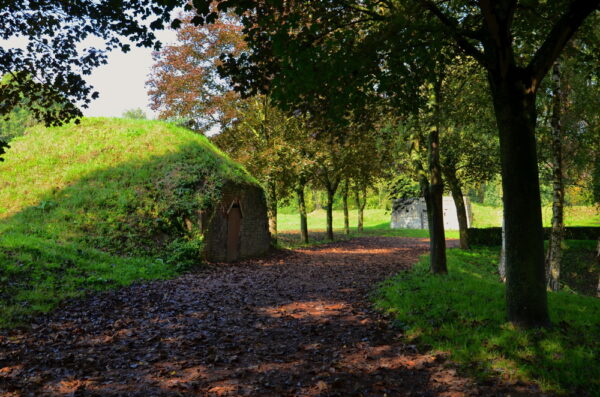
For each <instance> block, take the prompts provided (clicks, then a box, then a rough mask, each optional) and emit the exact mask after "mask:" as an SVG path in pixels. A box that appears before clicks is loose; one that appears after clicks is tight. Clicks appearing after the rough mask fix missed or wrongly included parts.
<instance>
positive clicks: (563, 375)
mask: <svg viewBox="0 0 600 397" xmlns="http://www.w3.org/2000/svg"><path fill="white" fill-rule="evenodd" d="M594 245H595V242H594V241H577V242H573V241H567V242H566V248H567V252H566V254H565V255H566V259H568V258H569V256H570V255H571V257H572V256H573V255H575V256H576V255H577V252H581V250H582V249H583V250H587V251H588V252H593V247H594ZM498 256H499V249H493V248H492V249H490V248H477V249H473V250H469V251H462V250H459V249H452V250H449V251H448V269H449V274H448V275H447V276H433V275H431V274H430V273H429V269H428V258H427V257H426V256H424V257H422V258H421V260H420V261H419V262H418V263H417V264H416V265H415V267H414V268H413V269H412V270H410V271H407V272H404V273H401V274H399V275H398V276H396V277H395V278H393V279H391V280H388V281H387V282H385V283H384V284H383V285H382V287H381V288H380V290H379V291H378V294H377V296H376V298H375V299H376V305H377V306H378V307H379V308H380V309H381V310H384V311H386V312H388V313H390V314H391V315H392V316H393V317H394V318H395V320H394V322H395V324H396V326H397V327H399V328H401V329H403V330H404V333H405V336H406V338H407V339H408V340H409V341H411V342H412V343H416V344H418V345H420V346H422V347H425V348H430V349H432V350H433V351H440V352H447V353H450V356H451V359H452V360H453V361H454V362H457V363H459V364H460V365H461V367H462V369H463V371H465V372H466V373H468V374H469V375H472V376H475V377H477V378H480V379H484V378H486V377H489V376H499V377H501V378H504V379H505V380H507V381H519V380H522V381H529V382H535V383H537V384H538V385H539V386H540V387H541V388H542V389H543V390H546V391H550V392H556V393H559V394H570V395H581V396H584V395H585V396H592V395H594V396H598V395H599V394H598V392H599V391H600V362H599V361H598V357H599V356H600V299H598V298H595V297H591V296H584V295H579V294H576V293H573V292H569V291H573V290H576V289H577V287H576V286H575V285H572V287H571V286H567V287H566V288H565V291H561V292H558V293H549V294H548V300H549V307H550V312H551V318H552V321H553V324H554V328H552V329H549V330H530V331H525V330H520V329H516V328H514V327H513V326H512V325H510V324H509V323H507V322H506V321H505V303H504V286H503V284H501V283H500V282H499V281H498V276H497V274H496V269H497V260H498ZM590 259H592V260H593V256H592V257H591V258H590ZM592 263H593V262H592ZM590 268H592V267H590ZM597 273H598V270H597V269H596V271H595V273H594V274H591V273H586V272H583V273H582V274H580V276H581V275H582V276H583V277H584V278H589V279H590V280H591V282H588V283H587V284H594V283H597V281H598V278H597V277H598V274H597ZM592 279H593V280H592ZM568 282H571V281H568ZM569 287H571V288H569Z"/></svg>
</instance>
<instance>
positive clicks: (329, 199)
mask: <svg viewBox="0 0 600 397" xmlns="http://www.w3.org/2000/svg"><path fill="white" fill-rule="evenodd" d="M334 195H335V190H333V189H331V188H328V189H327V208H326V210H327V239H328V240H329V241H333V196H334Z"/></svg>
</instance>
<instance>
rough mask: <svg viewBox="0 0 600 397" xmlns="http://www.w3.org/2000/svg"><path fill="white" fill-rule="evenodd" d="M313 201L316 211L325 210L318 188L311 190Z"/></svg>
mask: <svg viewBox="0 0 600 397" xmlns="http://www.w3.org/2000/svg"><path fill="white" fill-rule="evenodd" d="M310 192H311V195H312V201H313V207H314V208H315V210H320V209H323V205H322V204H321V194H320V193H319V191H318V190H317V189H316V188H312V189H310Z"/></svg>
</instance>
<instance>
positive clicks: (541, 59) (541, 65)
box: [527, 0, 600, 89]
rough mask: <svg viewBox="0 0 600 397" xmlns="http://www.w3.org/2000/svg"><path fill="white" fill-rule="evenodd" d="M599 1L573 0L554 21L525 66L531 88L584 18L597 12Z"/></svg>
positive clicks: (541, 77) (538, 81) (536, 83)
mask: <svg viewBox="0 0 600 397" xmlns="http://www.w3.org/2000/svg"><path fill="white" fill-rule="evenodd" d="M599 6H600V0H574V1H572V2H571V4H570V5H569V8H568V9H567V10H566V11H565V13H564V14H563V15H562V16H561V17H560V18H559V19H558V20H557V21H556V23H555V24H554V26H553V27H552V30H551V31H550V33H549V34H548V36H547V37H546V40H545V41H544V43H543V44H542V45H541V47H540V48H539V49H538V50H537V52H536V53H535V55H534V57H533V59H532V60H531V62H530V63H529V65H528V66H527V70H528V71H529V73H530V74H531V78H532V84H533V88H534V89H537V88H538V87H539V85H540V82H541V80H542V79H543V78H544V76H545V75H546V73H547V72H548V70H550V68H551V67H552V64H553V63H554V61H556V59H557V58H558V56H559V55H560V53H561V51H562V50H563V48H564V47H565V46H566V45H567V43H568V41H569V40H570V39H571V37H573V34H574V33H575V32H576V31H577V29H579V27H580V26H581V24H583V21H584V20H585V18H587V17H588V16H589V15H590V14H591V13H592V12H594V11H595V10H598V7H599Z"/></svg>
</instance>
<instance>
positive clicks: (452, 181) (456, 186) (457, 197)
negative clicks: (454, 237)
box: [445, 167, 469, 249]
mask: <svg viewBox="0 0 600 397" xmlns="http://www.w3.org/2000/svg"><path fill="white" fill-rule="evenodd" d="M448 168H450V167H446V172H445V175H446V180H447V181H448V186H449V187H450V192H451V193H452V199H453V200H454V205H455V206H456V217H457V218H458V230H459V234H460V248H462V249H469V237H468V235H467V229H468V228H469V221H468V218H467V209H466V207H465V198H464V196H463V193H462V189H461V187H460V182H459V180H458V178H457V177H456V170H455V169H454V168H450V169H448Z"/></svg>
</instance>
